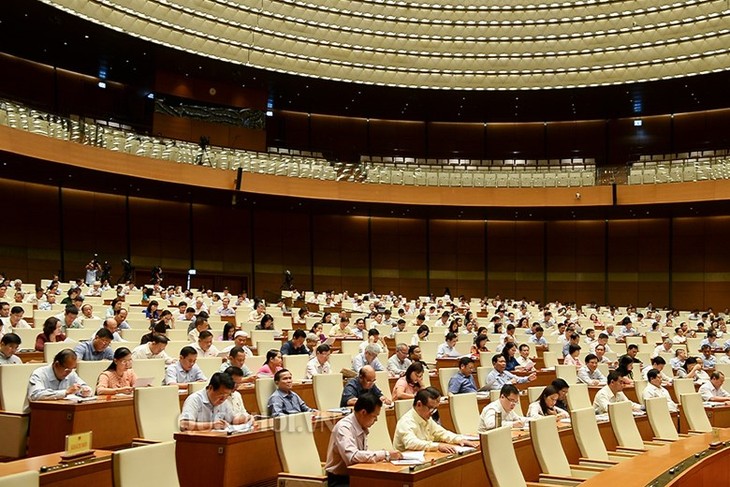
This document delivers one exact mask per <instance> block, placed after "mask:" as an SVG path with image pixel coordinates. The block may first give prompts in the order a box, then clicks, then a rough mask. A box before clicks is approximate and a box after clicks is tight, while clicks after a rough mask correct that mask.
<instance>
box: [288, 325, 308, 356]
mask: <svg viewBox="0 0 730 487" xmlns="http://www.w3.org/2000/svg"><path fill="white" fill-rule="evenodd" d="M306 339H307V332H306V331H304V330H295V331H294V335H293V336H292V339H291V340H289V341H288V342H286V343H284V345H282V346H281V354H282V355H309V349H307V347H306V346H305V345H304V340H306Z"/></svg>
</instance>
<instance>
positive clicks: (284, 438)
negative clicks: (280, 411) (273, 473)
mask: <svg viewBox="0 0 730 487" xmlns="http://www.w3.org/2000/svg"><path fill="white" fill-rule="evenodd" d="M274 436H275V437H276V448H277V449H278V450H279V458H280V459H281V464H282V466H283V469H284V472H286V473H290V474H296V475H311V476H318V477H321V476H322V475H323V472H322V465H321V463H320V460H319V453H317V445H316V444H315V442H314V435H313V434H312V413H298V414H287V415H282V416H277V417H276V418H274Z"/></svg>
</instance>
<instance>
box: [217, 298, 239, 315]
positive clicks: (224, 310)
mask: <svg viewBox="0 0 730 487" xmlns="http://www.w3.org/2000/svg"><path fill="white" fill-rule="evenodd" d="M222 303H223V304H222V306H219V307H218V309H217V310H216V313H217V314H218V315H219V316H236V310H235V309H233V308H231V307H230V306H229V305H230V304H231V300H230V299H228V298H223V300H222Z"/></svg>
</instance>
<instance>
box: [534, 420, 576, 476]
mask: <svg viewBox="0 0 730 487" xmlns="http://www.w3.org/2000/svg"><path fill="white" fill-rule="evenodd" d="M530 437H531V439H532V447H533V449H534V450H535V456H537V460H538V462H539V463H540V470H542V472H543V473H546V474H550V475H561V476H563V477H571V476H572V473H571V471H570V464H568V459H567V457H566V456H565V452H564V451H563V447H562V445H561V443H560V437H559V436H558V426H557V423H556V422H555V418H554V417H553V416H545V417H542V418H536V419H532V420H530Z"/></svg>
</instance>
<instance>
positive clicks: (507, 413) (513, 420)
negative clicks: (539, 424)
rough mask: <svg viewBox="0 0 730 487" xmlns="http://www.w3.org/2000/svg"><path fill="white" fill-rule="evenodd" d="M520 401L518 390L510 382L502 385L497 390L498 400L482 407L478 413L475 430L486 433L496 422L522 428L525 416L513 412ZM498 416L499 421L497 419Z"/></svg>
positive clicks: (495, 425) (494, 426)
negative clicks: (477, 423) (477, 422)
mask: <svg viewBox="0 0 730 487" xmlns="http://www.w3.org/2000/svg"><path fill="white" fill-rule="evenodd" d="M519 402H520V391H518V390H517V388H516V387H515V386H513V385H512V384H506V385H504V386H502V389H501V390H500V392H499V400H497V401H494V402H490V403H489V404H488V405H486V406H485V407H484V409H482V413H481V414H480V415H479V427H478V428H477V432H479V433H486V432H487V430H491V429H494V428H496V427H497V423H498V422H499V424H501V425H502V426H510V427H511V428H522V426H524V424H525V421H526V418H523V417H522V416H519V415H518V414H517V413H516V412H515V407H516V406H517V404H519ZM497 417H499V418H500V421H498V420H497Z"/></svg>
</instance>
